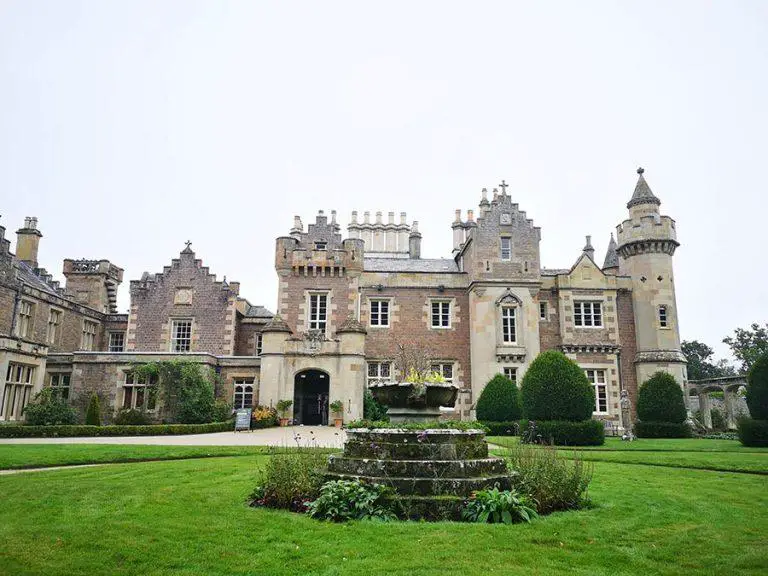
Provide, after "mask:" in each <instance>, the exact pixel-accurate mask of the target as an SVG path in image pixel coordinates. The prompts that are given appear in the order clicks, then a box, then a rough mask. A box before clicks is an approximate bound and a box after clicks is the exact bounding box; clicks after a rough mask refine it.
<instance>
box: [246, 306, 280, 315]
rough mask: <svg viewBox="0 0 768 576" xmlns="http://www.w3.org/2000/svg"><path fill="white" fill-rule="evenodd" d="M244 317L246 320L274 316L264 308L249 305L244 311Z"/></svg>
mask: <svg viewBox="0 0 768 576" xmlns="http://www.w3.org/2000/svg"><path fill="white" fill-rule="evenodd" d="M245 315H246V316H247V317H248V318H272V317H273V316H274V314H272V312H270V311H269V310H267V309H266V308H264V306H251V305H250V304H249V305H248V309H247V310H246V311H245Z"/></svg>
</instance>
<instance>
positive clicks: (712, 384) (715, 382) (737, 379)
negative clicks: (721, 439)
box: [685, 375, 747, 430]
mask: <svg viewBox="0 0 768 576" xmlns="http://www.w3.org/2000/svg"><path fill="white" fill-rule="evenodd" d="M746 385H747V377H746V376H743V375H742V376H724V377H722V378H709V379H706V380H690V381H688V384H687V386H686V387H687V390H686V391H685V398H686V402H688V400H689V398H690V397H691V396H698V398H699V410H700V411H701V418H702V420H703V422H702V424H704V427H705V428H707V429H708V430H711V429H712V412H711V410H712V404H711V401H710V399H709V393H710V392H722V393H723V398H724V405H725V421H726V424H727V426H728V428H729V429H731V428H736V417H735V406H734V404H735V402H736V393H737V391H738V390H739V388H741V387H742V386H746ZM688 405H689V407H690V402H688Z"/></svg>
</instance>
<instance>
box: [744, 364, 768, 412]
mask: <svg viewBox="0 0 768 576" xmlns="http://www.w3.org/2000/svg"><path fill="white" fill-rule="evenodd" d="M747 407H748V408H749V415H750V416H752V418H754V419H755V420H768V354H763V355H762V356H761V357H760V358H758V359H757V360H755V363H754V364H753V365H752V368H750V370H749V374H747Z"/></svg>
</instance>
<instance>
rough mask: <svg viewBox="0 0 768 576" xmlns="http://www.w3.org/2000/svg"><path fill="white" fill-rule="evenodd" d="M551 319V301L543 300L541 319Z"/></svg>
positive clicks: (540, 304)
mask: <svg viewBox="0 0 768 576" xmlns="http://www.w3.org/2000/svg"><path fill="white" fill-rule="evenodd" d="M548 319H549V302H547V301H546V300H542V301H540V302H539V320H544V321H547V320H548Z"/></svg>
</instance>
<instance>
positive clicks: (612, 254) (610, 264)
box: [603, 232, 619, 270]
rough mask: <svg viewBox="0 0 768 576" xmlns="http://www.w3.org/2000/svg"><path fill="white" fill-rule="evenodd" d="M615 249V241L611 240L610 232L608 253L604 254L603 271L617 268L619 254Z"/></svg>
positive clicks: (616, 247)
mask: <svg viewBox="0 0 768 576" xmlns="http://www.w3.org/2000/svg"><path fill="white" fill-rule="evenodd" d="M617 249H618V246H617V245H616V240H615V239H614V238H613V232H611V241H610V242H609V243H608V251H607V252H606V253H605V262H604V263H603V270H605V269H606V268H617V267H618V266H619V253H618V251H617Z"/></svg>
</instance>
